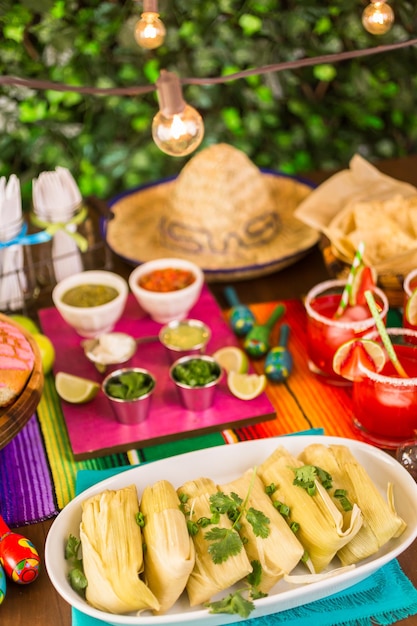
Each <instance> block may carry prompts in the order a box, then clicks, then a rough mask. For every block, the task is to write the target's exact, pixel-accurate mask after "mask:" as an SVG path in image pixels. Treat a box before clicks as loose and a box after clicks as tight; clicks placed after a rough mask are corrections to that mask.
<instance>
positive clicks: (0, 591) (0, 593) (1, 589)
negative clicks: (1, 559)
mask: <svg viewBox="0 0 417 626" xmlns="http://www.w3.org/2000/svg"><path fill="white" fill-rule="evenodd" d="M5 595H6V574H5V573H4V569H3V568H2V566H1V565H0V604H1V603H2V602H3V600H4V597H5Z"/></svg>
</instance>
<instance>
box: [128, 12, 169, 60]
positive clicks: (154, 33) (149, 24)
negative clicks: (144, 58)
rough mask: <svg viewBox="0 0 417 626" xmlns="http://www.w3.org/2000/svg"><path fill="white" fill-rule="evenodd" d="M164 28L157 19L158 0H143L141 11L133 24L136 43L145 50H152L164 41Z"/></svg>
mask: <svg viewBox="0 0 417 626" xmlns="http://www.w3.org/2000/svg"><path fill="white" fill-rule="evenodd" d="M165 35H166V30H165V26H164V24H163V22H162V21H161V20H160V19H159V13H158V0H144V2H143V13H142V14H141V17H140V20H139V21H138V22H137V23H136V26H135V39H136V43H137V44H138V45H139V46H140V47H141V48H145V49H146V50H154V49H155V48H159V46H161V45H162V44H163V43H164V40H165Z"/></svg>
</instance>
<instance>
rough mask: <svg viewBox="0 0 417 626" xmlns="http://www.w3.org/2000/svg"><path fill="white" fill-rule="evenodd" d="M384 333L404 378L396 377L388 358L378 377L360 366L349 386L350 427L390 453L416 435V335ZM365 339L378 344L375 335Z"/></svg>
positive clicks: (397, 331) (398, 330)
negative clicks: (387, 336)
mask: <svg viewBox="0 0 417 626" xmlns="http://www.w3.org/2000/svg"><path fill="white" fill-rule="evenodd" d="M387 332H388V334H389V336H390V338H391V341H392V343H393V345H394V349H395V352H396V355H397V357H398V360H399V361H400V363H401V365H402V366H403V368H404V369H405V371H406V373H407V375H408V378H401V377H400V376H399V374H398V373H397V370H396V369H395V367H394V365H393V364H392V362H391V361H390V360H389V358H388V356H387V360H386V363H385V365H384V367H383V369H382V370H381V371H380V372H378V373H376V372H373V371H371V370H370V369H369V368H367V367H366V366H363V367H362V370H361V371H362V375H361V376H360V377H359V378H357V379H356V380H355V381H354V383H353V423H354V425H355V426H356V428H358V429H359V430H360V432H361V434H362V435H363V437H364V438H365V439H366V440H368V441H369V442H370V443H372V444H374V445H377V446H381V447H383V448H392V449H393V448H397V447H398V446H399V445H400V444H401V443H402V442H404V441H406V440H408V439H411V438H413V437H416V434H417V345H416V343H417V332H416V331H413V330H409V329H402V328H389V329H387ZM367 338H368V339H372V340H374V341H378V343H382V342H381V339H380V338H379V335H378V333H372V334H368V335H367Z"/></svg>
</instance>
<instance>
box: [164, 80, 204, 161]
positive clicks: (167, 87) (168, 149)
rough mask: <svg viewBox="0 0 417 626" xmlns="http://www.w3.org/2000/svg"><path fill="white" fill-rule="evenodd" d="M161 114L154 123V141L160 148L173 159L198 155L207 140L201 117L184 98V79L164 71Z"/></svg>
mask: <svg viewBox="0 0 417 626" xmlns="http://www.w3.org/2000/svg"><path fill="white" fill-rule="evenodd" d="M156 89H157V93H158V101H159V111H158V113H157V114H156V115H155V117H154V118H153V121H152V137H153V140H154V142H155V143H156V145H157V146H158V148H160V150H162V152H165V153H166V154H169V155H171V156H186V155H187V154H190V153H191V152H194V150H195V149H196V148H198V146H199V145H200V143H201V141H202V139H203V136H204V123H203V119H202V117H201V115H200V114H199V113H198V111H196V109H194V108H193V107H192V106H190V105H189V104H187V103H186V102H185V100H184V99H183V96H182V90H181V84H180V79H179V78H178V76H177V75H176V74H174V73H173V72H167V71H166V70H162V71H161V73H160V75H159V78H158V80H157V81H156Z"/></svg>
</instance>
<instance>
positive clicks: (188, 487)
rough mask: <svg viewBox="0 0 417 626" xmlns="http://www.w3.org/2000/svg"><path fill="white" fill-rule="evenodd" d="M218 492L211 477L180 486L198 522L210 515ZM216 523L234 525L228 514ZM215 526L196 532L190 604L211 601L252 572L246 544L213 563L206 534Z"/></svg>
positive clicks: (194, 519) (222, 526)
mask: <svg viewBox="0 0 417 626" xmlns="http://www.w3.org/2000/svg"><path fill="white" fill-rule="evenodd" d="M217 491H218V489H217V487H216V485H215V483H214V482H213V481H212V480H211V479H209V478H198V479H196V480H191V481H188V482H187V483H185V484H184V485H182V486H181V487H179V489H177V493H178V494H179V495H180V496H183V497H184V496H186V497H187V498H188V499H187V509H188V510H189V519H190V521H193V522H197V521H198V520H200V519H201V518H211V516H212V513H211V510H210V496H211V495H212V494H215V493H217ZM214 526H216V527H218V528H226V529H231V528H232V526H233V524H232V522H231V521H230V520H229V519H228V517H227V516H226V515H221V516H220V519H219V521H218V523H216V524H214ZM212 527H213V525H211V526H208V527H206V528H200V529H199V531H198V532H197V533H196V534H195V535H193V542H194V547H195V564H194V568H193V571H192V572H191V574H190V577H189V579H188V582H187V586H186V589H187V594H188V598H189V601H190V605H191V606H196V605H197V604H201V603H203V602H208V601H209V600H210V599H211V598H212V596H214V595H215V594H216V593H219V592H220V591H224V590H225V589H228V587H230V586H231V585H233V584H234V583H236V582H237V581H238V580H241V579H242V578H245V577H246V576H247V575H248V574H249V573H250V572H251V571H252V566H251V564H250V562H249V559H248V557H247V555H246V552H245V550H244V548H243V545H242V549H241V551H240V552H239V553H238V554H235V555H232V556H229V557H228V558H227V559H226V560H225V561H223V562H221V563H215V562H214V560H213V558H212V555H211V554H210V552H209V546H210V541H209V540H208V539H206V537H205V534H206V533H207V532H208V531H209V530H210V529H211V528H212ZM233 532H236V531H233Z"/></svg>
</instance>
